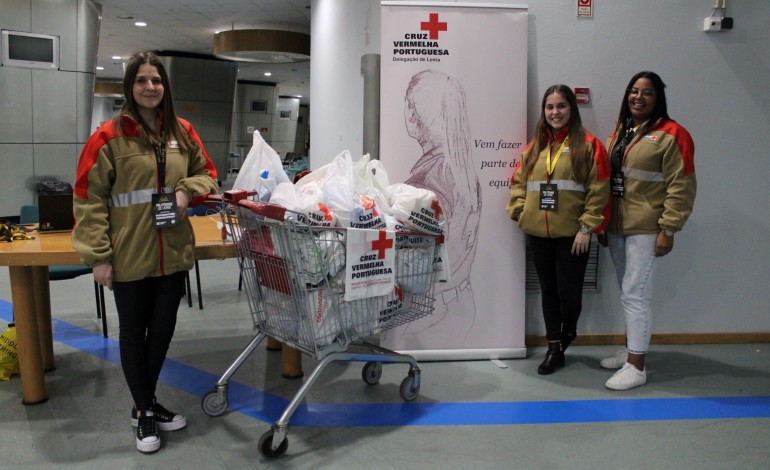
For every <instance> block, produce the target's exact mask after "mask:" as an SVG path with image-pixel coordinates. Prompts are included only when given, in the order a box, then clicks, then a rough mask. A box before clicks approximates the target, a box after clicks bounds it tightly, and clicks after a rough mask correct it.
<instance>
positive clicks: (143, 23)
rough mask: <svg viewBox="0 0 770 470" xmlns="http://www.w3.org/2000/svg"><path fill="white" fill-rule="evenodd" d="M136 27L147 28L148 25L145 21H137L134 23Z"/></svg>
mask: <svg viewBox="0 0 770 470" xmlns="http://www.w3.org/2000/svg"><path fill="white" fill-rule="evenodd" d="M134 26H140V27H141V26H147V23H145V22H144V21H137V22H136V23H134Z"/></svg>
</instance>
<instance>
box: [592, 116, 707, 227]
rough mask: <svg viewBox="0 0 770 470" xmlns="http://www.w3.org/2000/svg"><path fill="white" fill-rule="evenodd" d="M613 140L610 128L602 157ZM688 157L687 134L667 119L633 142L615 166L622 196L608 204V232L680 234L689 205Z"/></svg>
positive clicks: (691, 172) (691, 170)
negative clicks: (621, 180) (620, 178)
mask: <svg viewBox="0 0 770 470" xmlns="http://www.w3.org/2000/svg"><path fill="white" fill-rule="evenodd" d="M617 134H618V129H617V128H616V129H615V132H613V133H612V135H611V136H610V137H609V138H608V139H607V149H608V150H607V151H608V152H612V148H613V147H614V146H615V142H616V141H617V139H618V135H617ZM694 153H695V146H694V144H693V141H692V137H690V134H689V132H687V130H686V129H685V128H684V127H682V126H681V125H679V124H677V123H676V122H674V121H672V120H670V119H660V120H659V121H658V122H657V123H656V124H655V125H654V126H653V127H652V128H651V130H650V131H648V132H647V133H646V134H644V135H637V136H634V138H633V139H632V140H631V142H630V143H629V144H628V147H627V148H626V151H625V153H624V155H623V160H622V162H621V171H622V172H623V176H624V180H625V181H624V182H625V184H624V186H625V187H624V194H623V197H613V198H612V201H613V202H612V216H611V218H610V224H609V226H608V230H609V231H610V232H613V233H618V234H623V235H637V234H643V233H648V234H649V233H659V232H660V231H662V230H669V231H671V232H678V231H680V230H681V229H682V227H683V226H684V223H685V221H686V220H687V218H688V217H689V216H690V214H691V213H692V209H693V204H694V202H695V191H696V187H697V183H696V179H695V165H694V160H693V158H694Z"/></svg>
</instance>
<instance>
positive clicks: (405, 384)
mask: <svg viewBox="0 0 770 470" xmlns="http://www.w3.org/2000/svg"><path fill="white" fill-rule="evenodd" d="M399 392H400V393H401V398H403V399H404V401H413V400H414V399H415V398H417V395H419V394H420V387H419V386H418V385H417V383H416V380H415V378H414V375H411V374H410V375H407V376H406V377H404V380H402V381H401V388H400V389H399Z"/></svg>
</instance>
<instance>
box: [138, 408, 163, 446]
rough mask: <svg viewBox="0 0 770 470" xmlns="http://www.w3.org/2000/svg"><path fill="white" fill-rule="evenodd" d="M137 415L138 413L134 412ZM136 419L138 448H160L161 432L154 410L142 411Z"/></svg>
mask: <svg viewBox="0 0 770 470" xmlns="http://www.w3.org/2000/svg"><path fill="white" fill-rule="evenodd" d="M134 415H136V413H134ZM133 419H135V420H136V423H137V426H136V449H137V450H138V451H139V452H147V453H149V452H155V451H157V450H158V449H160V432H159V431H158V425H157V424H156V423H155V417H154V416H153V413H152V411H142V412H141V413H139V417H138V418H133Z"/></svg>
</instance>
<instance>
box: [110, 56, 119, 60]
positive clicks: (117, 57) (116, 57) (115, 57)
mask: <svg viewBox="0 0 770 470" xmlns="http://www.w3.org/2000/svg"><path fill="white" fill-rule="evenodd" d="M112 58H113V59H114V60H120V56H119V55H114V56H112Z"/></svg>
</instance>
